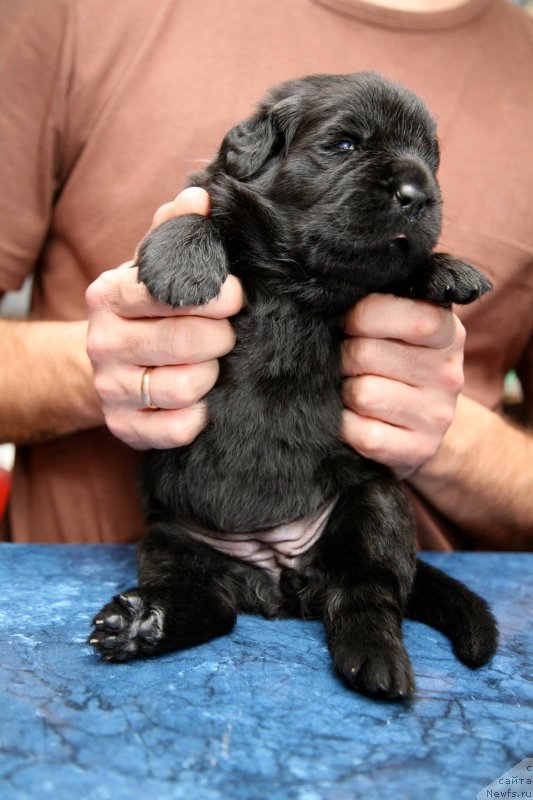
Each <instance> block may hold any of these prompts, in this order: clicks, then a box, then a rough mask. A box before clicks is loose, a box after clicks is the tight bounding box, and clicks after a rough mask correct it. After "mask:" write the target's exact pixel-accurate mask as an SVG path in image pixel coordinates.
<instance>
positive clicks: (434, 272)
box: [424, 253, 492, 305]
mask: <svg viewBox="0 0 533 800" xmlns="http://www.w3.org/2000/svg"><path fill="white" fill-rule="evenodd" d="M426 289H427V294H426V296H425V297H424V299H426V300H429V301H431V302H434V303H438V304H439V305H451V304H452V303H459V304H460V305H467V304H468V303H472V302H473V301H474V300H477V299H478V298H479V297H481V296H482V295H484V294H486V292H490V290H491V289H492V283H491V282H490V281H489V279H488V278H487V277H486V276H485V275H483V273H482V272H480V271H479V270H477V269H476V268H475V267H473V266H472V265H471V264H467V263H466V262H465V261H459V260H458V259H456V258H453V256H449V255H448V254H447V253H434V254H433V255H432V257H431V259H430V270H429V274H428V275H427V284H426Z"/></svg>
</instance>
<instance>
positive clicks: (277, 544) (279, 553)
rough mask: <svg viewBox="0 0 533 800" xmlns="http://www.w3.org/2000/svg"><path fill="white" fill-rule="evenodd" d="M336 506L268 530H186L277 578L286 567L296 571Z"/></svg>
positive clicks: (196, 537) (226, 553)
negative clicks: (237, 531) (238, 531)
mask: <svg viewBox="0 0 533 800" xmlns="http://www.w3.org/2000/svg"><path fill="white" fill-rule="evenodd" d="M333 506H334V502H331V503H328V505H326V506H323V507H322V508H321V509H319V511H317V512H316V513H315V514H313V515H312V516H309V517H302V518H301V519H297V520H294V521H293V522H286V523H284V524H283V525H278V526H277V527H275V528H270V529H268V530H262V531H251V532H250V533H228V532H227V531H221V532H219V531H210V530H207V529H198V528H187V533H188V534H189V535H190V536H192V537H193V538H194V539H197V540H199V541H201V542H205V543H206V544H208V545H210V546H211V547H213V548H214V549H215V550H219V551H220V552H221V553H224V554H225V555H227V556H231V557H232V558H238V559H240V560H241V561H246V562H248V563H250V564H253V565H254V566H256V567H262V568H263V569H266V570H268V571H269V572H271V573H273V575H275V576H278V575H279V573H280V572H281V570H282V569H283V568H286V567H288V568H290V569H295V568H296V567H297V565H298V560H299V558H300V556H302V555H303V553H305V552H306V551H307V550H309V548H310V547H312V546H313V545H314V543H315V542H316V541H318V539H319V538H320V537H321V535H322V533H323V532H324V528H325V527H326V523H327V521H328V518H329V515H330V513H331V511H332V508H333Z"/></svg>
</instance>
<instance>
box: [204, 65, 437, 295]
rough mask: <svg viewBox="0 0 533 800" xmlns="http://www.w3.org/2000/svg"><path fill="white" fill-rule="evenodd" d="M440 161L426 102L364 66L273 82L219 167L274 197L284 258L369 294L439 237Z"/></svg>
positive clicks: (231, 136) (404, 271) (409, 267)
mask: <svg viewBox="0 0 533 800" xmlns="http://www.w3.org/2000/svg"><path fill="white" fill-rule="evenodd" d="M438 162H439V152H438V145H437V140H436V135H435V123H434V122H433V120H432V119H431V117H430V115H429V113H428V111H427V110H426V108H425V106H424V104H423V103H422V101H421V100H420V99H419V98H418V97H417V96H416V95H414V94H413V93H411V92H409V91H408V90H406V89H404V88H403V87H401V86H398V85H396V84H393V83H391V82H389V81H387V80H385V79H384V78H382V77H381V76H379V75H378V74H377V73H356V74H353V75H316V76H310V77H307V78H301V79H299V80H294V81H289V82H287V83H284V84H282V85H280V86H278V87H276V88H275V89H273V90H272V91H271V93H270V95H269V96H268V97H267V98H266V100H264V101H263V102H262V103H261V104H260V106H259V108H258V111H257V113H256V114H255V115H253V116H252V117H250V118H248V119H247V120H244V122H242V123H240V124H239V125H237V126H236V127H235V128H233V129H232V130H231V131H230V132H229V133H228V134H227V136H226V137H225V139H224V141H223V143H222V147H221V149H220V153H219V156H218V159H217V160H216V162H214V164H213V168H214V171H223V172H224V173H225V174H226V175H228V176H229V177H230V178H231V179H233V180H234V181H236V182H238V183H239V184H240V185H242V186H243V189H244V188H245V187H246V190H247V192H248V193H253V194H254V195H255V196H257V197H260V198H263V199H264V200H265V201H268V203H269V207H270V208H271V209H274V212H275V218H276V238H277V241H278V242H279V243H280V245H281V247H282V249H283V250H284V251H285V252H284V253H282V256H285V258H286V262H287V263H289V262H290V261H291V260H292V261H293V262H294V263H297V264H298V265H299V268H300V269H301V268H302V265H305V269H307V270H309V272H310V274H311V275H313V276H314V277H315V278H318V277H319V276H320V275H322V276H323V277H328V278H329V279H330V280H337V281H343V282H348V283H353V284H358V285H360V286H361V287H364V288H365V289H367V290H369V291H372V290H374V289H379V288H380V287H381V286H384V285H386V284H387V283H390V282H393V281H397V280H402V279H404V278H406V277H408V275H409V274H410V273H411V272H412V271H413V269H415V268H416V264H417V262H421V260H422V259H423V257H424V256H427V255H428V253H429V252H430V251H431V250H432V249H433V247H434V246H435V244H436V242H437V238H438V235H439V232H440V193H439V188H438V185H437V181H436V177H435V176H436V171H437V167H438Z"/></svg>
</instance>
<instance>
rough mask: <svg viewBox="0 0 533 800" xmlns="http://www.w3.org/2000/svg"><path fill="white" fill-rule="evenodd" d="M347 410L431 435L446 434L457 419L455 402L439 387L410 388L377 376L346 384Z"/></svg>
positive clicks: (343, 396)
mask: <svg viewBox="0 0 533 800" xmlns="http://www.w3.org/2000/svg"><path fill="white" fill-rule="evenodd" d="M341 395H342V401H343V404H344V406H345V407H346V408H349V409H350V410H351V411H353V412H355V414H358V415H359V416H361V417H365V418H366V419H374V420H378V421H380V422H384V423H386V424H388V425H394V426H396V427H400V428H403V429H404V430H407V431H409V430H411V431H414V432H415V433H416V432H420V433H423V434H429V435H431V436H439V437H440V436H441V435H444V433H445V432H446V430H447V429H448V427H449V426H450V425H451V423H452V420H453V414H454V410H455V400H454V402H453V403H450V402H449V398H448V394H447V393H446V392H443V391H440V389H438V388H431V389H427V388H425V387H423V388H419V387H415V386H409V385H407V384H405V383H403V382H401V381H395V380H391V379H389V378H382V377H380V376H375V375H363V376H360V377H357V378H347V379H346V380H345V381H344V382H343V385H342V391H341Z"/></svg>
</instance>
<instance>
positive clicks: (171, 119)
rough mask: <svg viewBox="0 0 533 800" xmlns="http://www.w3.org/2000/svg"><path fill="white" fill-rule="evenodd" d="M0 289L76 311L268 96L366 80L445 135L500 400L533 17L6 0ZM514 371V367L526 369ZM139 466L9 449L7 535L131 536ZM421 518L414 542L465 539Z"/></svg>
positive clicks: (521, 191) (526, 229)
mask: <svg viewBox="0 0 533 800" xmlns="http://www.w3.org/2000/svg"><path fill="white" fill-rule="evenodd" d="M2 17H3V24H2V34H1V39H2V41H1V42H0V74H2V81H1V82H0V107H1V108H2V121H1V132H0V136H1V142H0V146H1V147H2V157H1V160H0V187H1V191H0V288H2V289H14V288H17V287H18V286H19V285H20V284H21V282H22V280H23V279H24V277H25V276H26V275H29V274H30V273H34V274H35V283H34V289H33V301H32V318H33V319H35V320H45V319H53V320H79V319H83V318H85V316H86V311H85V304H84V292H85V289H86V287H87V285H88V284H89V283H90V282H91V281H92V280H93V279H94V278H95V277H96V276H97V275H98V274H99V273H100V272H102V271H103V270H105V269H109V268H110V267H113V266H116V265H118V264H120V263H122V262H124V261H126V260H128V259H129V258H131V257H132V253H133V251H134V248H135V246H136V244H137V243H138V241H139V240H140V239H141V238H142V236H143V234H144V233H145V231H146V229H147V226H148V224H149V222H150V220H151V216H152V213H153V211H154V209H155V208H156V207H157V206H158V205H160V204H161V203H163V202H166V201H167V200H169V199H170V198H172V197H174V196H175V195H176V193H177V192H178V191H179V190H180V189H181V188H182V187H183V186H184V184H185V182H186V176H187V174H188V173H190V172H193V171H195V170H197V169H198V168H199V167H201V165H202V164H204V163H205V162H206V161H208V160H210V158H211V157H212V156H213V155H214V153H215V151H216V148H217V146H218V144H219V142H220V139H221V137H222V135H223V134H224V133H225V132H226V131H227V130H228V129H229V128H230V127H231V126H232V125H233V124H234V123H235V122H236V121H238V120H239V119H241V118H243V117H245V116H246V115H248V114H249V113H250V111H251V109H252V106H253V104H254V103H255V102H256V101H257V100H258V99H259V98H261V96H262V95H263V94H264V93H265V91H266V90H267V88H268V87H270V86H271V85H272V84H275V83H276V82H278V81H281V80H285V79H288V78H291V77H296V76H300V75H304V74H307V73H313V72H354V71H357V70H362V69H377V70H379V71H381V72H383V73H384V74H386V75H387V76H388V77H390V78H392V79H393V80H397V81H400V82H402V83H405V84H406V85H408V86H410V87H411V88H412V89H414V90H415V91H416V92H418V93H419V94H420V95H421V96H422V97H423V98H424V99H425V100H426V102H427V104H428V105H429V107H430V109H431V110H432V112H433V114H434V115H435V116H436V118H437V120H438V124H439V131H440V139H441V144H442V167H441V170H440V179H441V185H442V189H443V196H444V231H443V246H444V247H445V249H447V250H449V251H451V252H453V253H454V254H456V255H458V256H460V257H463V258H465V259H467V260H470V261H472V262H473V263H475V264H477V265H478V266H479V267H480V268H481V269H482V270H483V271H484V272H486V273H487V274H488V275H489V276H490V277H491V278H492V280H493V282H494V285H495V291H494V292H493V294H491V295H489V296H487V297H485V298H483V300H482V301H480V302H479V303H476V304H474V305H473V306H470V307H468V308H467V309H464V310H461V311H460V312H459V313H460V315H461V317H462V319H463V320H464V322H465V325H466V327H467V331H468V339H467V348H466V389H465V391H466V393H467V394H469V395H470V396H471V397H474V398H475V399H477V400H479V401H481V402H482V403H484V404H485V405H487V406H488V407H490V408H493V409H496V408H498V406H499V404H500V401H501V394H502V382H503V377H504V374H505V373H506V371H507V370H508V369H509V368H511V367H515V368H517V369H518V370H519V371H520V370H522V371H523V372H524V375H526V372H527V371H528V372H529V378H528V381H529V383H531V382H532V381H531V378H532V374H533V368H532V361H533V346H532V343H533V337H532V326H533V314H532V303H531V301H532V296H533V272H532V259H533V225H532V224H531V215H532V212H531V209H532V208H533V147H532V142H531V135H532V134H531V132H532V131H533V106H532V104H531V86H533V25H532V23H531V21H530V20H529V19H528V18H527V17H526V16H525V15H524V14H523V12H521V11H520V10H519V9H517V8H516V7H514V6H512V5H511V4H509V3H508V2H507V0H469V2H467V3H466V5H463V6H462V7H460V8H457V9H454V10H451V11H447V12H439V13H432V14H414V13H408V12H401V11H391V10H387V9H383V8H379V7H375V6H372V5H369V4H367V3H364V2H361V1H360V0H320V2H319V1H318V0H316V1H313V0H224V2H221V1H220V0H179V2H178V0H158V2H157V3H154V2H153V0H114V2H111V3H110V2H109V0H2ZM526 377H527V376H526ZM137 465H138V455H137V454H136V453H134V452H133V451H131V450H130V449H128V448H127V447H126V446H125V445H123V444H121V443H120V442H118V441H117V440H116V439H114V438H113V437H112V436H111V435H110V434H109V433H108V432H107V431H105V430H103V429H100V430H95V431H88V432H85V433H80V434H75V435H72V436H66V437H63V438H61V439H58V440H56V441H53V442H49V443H45V444H39V445H35V446H32V447H21V448H19V450H18V452H17V458H16V465H15V472H14V485H13V496H12V501H11V505H10V510H9V525H10V531H11V536H12V538H13V539H14V540H16V541H48V542H51V541H82V542H111V541H115V542H119V541H122V542H126V541H134V540H136V539H137V538H138V537H139V535H140V534H141V533H142V531H143V525H142V522H141V517H140V512H139V503H138V490H137V478H136V472H137ZM441 522H442V521H437V518H436V517H435V516H434V515H432V514H431V511H430V510H429V509H427V508H426V509H425V510H424V511H421V512H420V514H419V531H418V535H419V541H420V542H421V544H422V545H423V546H425V547H436V548H449V547H450V546H451V545H453V546H457V545H459V546H468V536H467V533H465V532H463V538H462V539H461V537H460V536H458V534H457V532H455V533H451V532H450V531H448V530H447V529H446V526H444V525H443V524H441Z"/></svg>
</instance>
